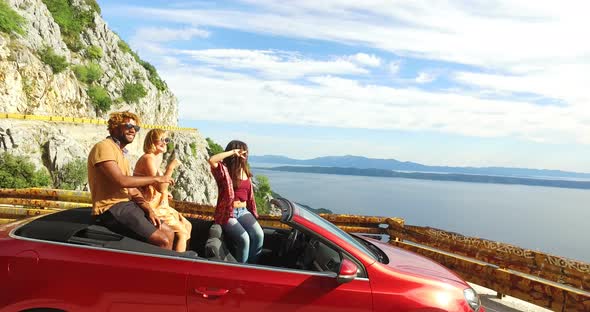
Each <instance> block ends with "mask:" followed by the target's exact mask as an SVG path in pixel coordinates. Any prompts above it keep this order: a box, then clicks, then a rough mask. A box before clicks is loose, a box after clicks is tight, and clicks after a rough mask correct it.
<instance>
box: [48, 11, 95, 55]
mask: <svg viewBox="0 0 590 312" xmlns="http://www.w3.org/2000/svg"><path fill="white" fill-rule="evenodd" d="M85 2H86V4H88V5H89V6H90V8H91V9H90V10H87V11H85V10H82V9H80V8H79V7H77V6H74V5H72V0H43V3H45V5H46V6H47V9H48V10H49V12H51V15H52V16H53V20H54V21H55V22H56V23H57V25H59V29H60V30H61V34H62V37H63V40H64V42H65V43H66V45H67V46H68V48H70V50H72V51H74V52H78V51H80V50H81V49H82V47H83V46H82V41H81V40H80V34H81V33H82V31H84V30H85V29H86V28H88V27H90V26H93V25H94V12H97V13H98V14H100V7H99V6H98V4H97V3H96V1H95V0H86V1H85Z"/></svg>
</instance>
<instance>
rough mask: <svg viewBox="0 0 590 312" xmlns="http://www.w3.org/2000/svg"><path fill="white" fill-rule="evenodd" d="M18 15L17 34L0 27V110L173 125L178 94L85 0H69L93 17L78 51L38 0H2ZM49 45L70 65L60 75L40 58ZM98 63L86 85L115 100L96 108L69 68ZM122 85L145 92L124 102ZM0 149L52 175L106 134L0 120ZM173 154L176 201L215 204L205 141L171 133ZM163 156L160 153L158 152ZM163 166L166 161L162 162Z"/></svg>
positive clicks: (135, 152) (137, 145)
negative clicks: (93, 50)
mask: <svg viewBox="0 0 590 312" xmlns="http://www.w3.org/2000/svg"><path fill="white" fill-rule="evenodd" d="M5 1H6V2H7V3H8V4H9V6H11V7H12V8H13V9H14V11H15V12H16V13H18V14H19V15H20V16H22V17H23V18H24V19H25V24H24V25H23V28H24V30H25V34H24V35H19V34H6V33H2V32H0V113H1V112H6V113H19V114H29V115H44V116H47V115H49V116H66V117H80V118H98V119H108V114H109V113H110V112H112V111H122V110H129V111H132V112H134V113H136V114H138V115H139V116H140V117H141V118H142V123H144V124H157V125H167V126H176V125H177V124H178V105H177V99H176V98H175V97H174V95H173V94H172V93H171V92H170V90H169V89H168V88H165V87H164V88H162V86H161V85H160V88H159V89H158V86H156V85H154V83H152V82H151V80H150V78H151V77H152V76H150V75H153V72H150V71H149V70H148V67H146V63H144V62H143V61H141V60H140V59H138V58H137V55H133V54H131V53H130V52H129V49H125V47H126V44H125V43H122V42H121V39H120V38H119V37H118V36H117V34H115V33H114V32H112V31H111V30H110V29H109V28H108V26H107V24H106V23H105V21H104V20H103V19H102V18H101V17H100V15H99V14H98V13H96V12H94V11H92V10H91V7H90V6H89V5H87V3H86V1H85V0H74V1H71V3H72V5H73V6H76V7H77V9H80V10H83V11H89V12H93V13H92V14H93V15H92V16H93V22H92V23H91V25H90V26H89V27H87V28H86V29H84V30H83V31H82V32H81V33H80V34H79V42H80V44H81V48H80V49H79V50H78V51H76V52H74V51H71V50H70V48H68V46H67V45H66V43H65V41H64V38H63V35H62V33H61V30H60V27H59V25H58V24H56V22H55V20H54V19H53V17H52V14H51V12H50V11H49V10H48V9H47V7H46V5H45V4H44V3H43V1H41V0H5ZM89 47H98V48H100V50H101V52H102V53H101V54H102V56H100V57H98V58H94V59H92V60H91V59H90V58H89V55H88V53H89V52H88V50H89V49H88V48H89ZM47 48H51V49H52V50H53V51H54V52H55V54H57V55H59V56H63V57H64V58H65V60H66V61H67V63H68V64H69V66H68V67H67V68H66V69H65V70H63V71H61V72H59V73H57V74H56V73H54V70H53V69H52V68H51V67H50V66H49V65H47V64H46V63H45V62H43V61H42V57H41V54H42V52H41V51H43V50H45V49H47ZM90 63H93V64H97V65H98V66H99V67H100V69H101V71H102V73H103V74H102V75H101V77H100V79H99V80H98V81H96V82H94V83H93V85H95V86H96V85H98V86H100V87H102V88H104V89H105V90H106V92H107V93H108V96H109V97H110V98H111V99H113V100H114V102H113V104H112V106H111V107H110V109H108V110H106V111H103V110H101V109H99V108H97V107H96V106H95V104H93V103H92V100H91V98H90V97H89V95H88V89H89V87H90V84H88V83H85V82H82V81H80V79H79V78H78V77H77V76H76V74H75V73H74V67H75V66H76V65H88V64H90ZM126 84H141V85H142V86H143V88H144V89H145V96H144V97H141V98H139V99H137V100H135V101H133V102H131V101H130V102H131V103H127V102H125V100H124V97H123V89H124V87H125V85H126ZM0 128H1V129H0V152H10V153H13V154H17V155H25V156H27V157H29V158H30V160H31V161H32V162H33V163H34V164H35V166H37V168H45V169H47V170H49V172H50V173H51V174H52V175H53V176H54V180H55V179H56V178H57V175H56V174H55V173H56V172H57V171H59V169H60V168H63V167H64V166H65V165H66V164H68V163H70V162H72V161H74V160H77V159H82V160H84V161H85V160H86V158H87V155H88V152H89V151H90V149H91V148H92V146H93V145H94V144H95V143H96V142H98V141H99V140H101V139H102V138H104V137H106V136H107V135H108V132H107V130H106V126H104V125H100V126H99V125H89V124H67V123H53V122H40V121H24V120H13V119H0ZM146 132H147V131H144V130H142V131H141V132H140V133H139V135H138V136H137V137H136V139H135V140H136V142H134V143H132V144H130V145H129V146H128V148H129V150H130V155H129V156H130V160H131V163H132V165H134V164H135V161H136V160H137V158H139V156H141V154H142V150H141V147H142V145H143V139H144V137H143V136H144V135H145V133H146ZM174 139H175V140H176V141H177V144H176V155H177V157H178V158H179V159H180V161H181V162H182V163H183V165H182V166H181V167H180V168H179V169H177V170H178V183H177V184H176V186H175V188H174V191H173V194H174V195H175V198H176V199H179V200H187V201H193V202H198V203H203V204H214V203H215V201H216V196H217V189H216V186H215V181H214V180H213V178H212V176H211V174H210V171H209V167H208V164H207V162H206V159H207V158H208V156H207V149H206V147H207V143H206V141H205V139H204V138H203V137H202V136H201V135H200V134H199V133H198V132H196V131H192V132H191V131H180V132H177V133H175V134H174ZM165 157H167V156H165ZM164 164H165V162H164Z"/></svg>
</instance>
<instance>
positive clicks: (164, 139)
mask: <svg viewBox="0 0 590 312" xmlns="http://www.w3.org/2000/svg"><path fill="white" fill-rule="evenodd" d="M160 141H162V142H163V143H166V144H168V143H170V138H161V139H160Z"/></svg>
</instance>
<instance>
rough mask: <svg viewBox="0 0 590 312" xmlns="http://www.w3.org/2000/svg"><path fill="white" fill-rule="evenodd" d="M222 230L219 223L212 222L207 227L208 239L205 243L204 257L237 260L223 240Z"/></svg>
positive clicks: (229, 260)
mask: <svg viewBox="0 0 590 312" xmlns="http://www.w3.org/2000/svg"><path fill="white" fill-rule="evenodd" d="M222 235H223V231H222V229H221V226H220V225H219V224H213V225H212V226H211V227H210V228H209V239H207V242H206V243H205V257H206V258H207V259H214V260H221V261H227V262H237V261H236V258H234V256H232V254H231V253H230V252H229V249H228V248H227V246H226V245H225V242H224V241H223V237H222Z"/></svg>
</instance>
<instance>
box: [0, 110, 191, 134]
mask: <svg viewBox="0 0 590 312" xmlns="http://www.w3.org/2000/svg"><path fill="white" fill-rule="evenodd" d="M0 119H17V120H31V121H48V122H60V123H73V124H92V125H106V124H107V120H104V119H90V118H78V117H63V116H43V115H24V114H14V113H0ZM141 126H142V127H143V128H147V129H163V130H169V131H196V129H194V128H183V127H174V126H163V125H152V124H144V123H142V124H141Z"/></svg>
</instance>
